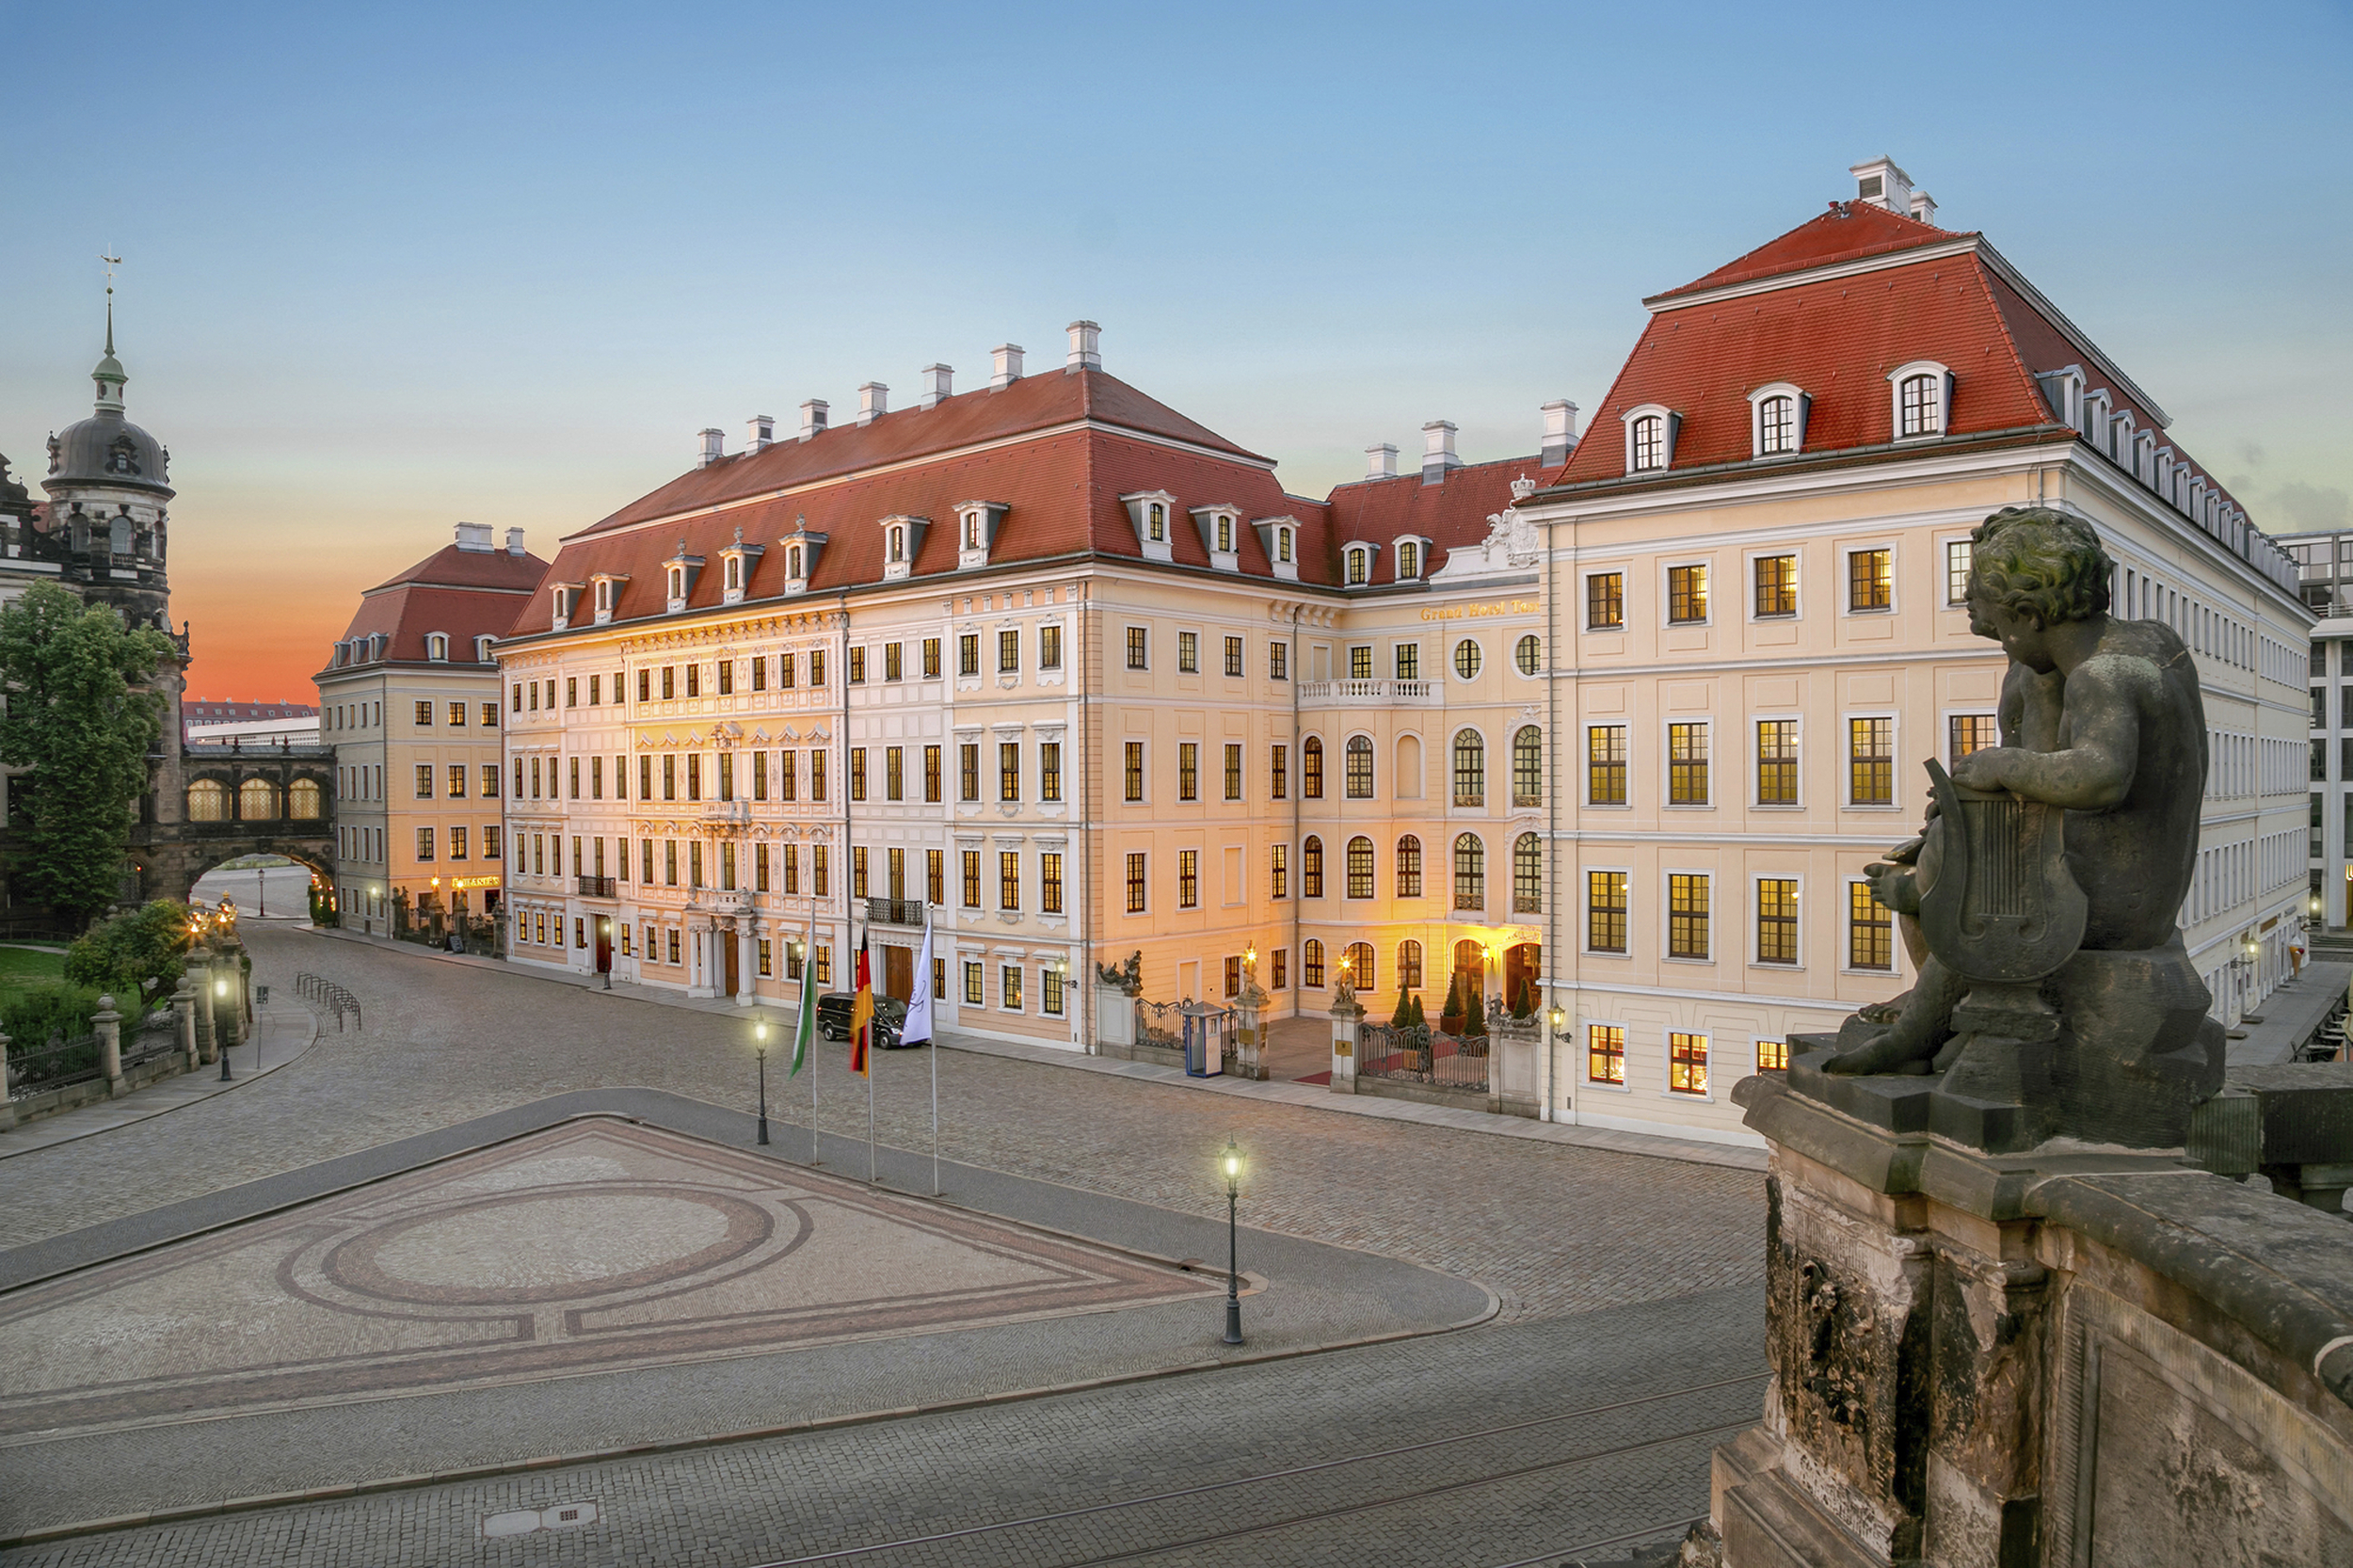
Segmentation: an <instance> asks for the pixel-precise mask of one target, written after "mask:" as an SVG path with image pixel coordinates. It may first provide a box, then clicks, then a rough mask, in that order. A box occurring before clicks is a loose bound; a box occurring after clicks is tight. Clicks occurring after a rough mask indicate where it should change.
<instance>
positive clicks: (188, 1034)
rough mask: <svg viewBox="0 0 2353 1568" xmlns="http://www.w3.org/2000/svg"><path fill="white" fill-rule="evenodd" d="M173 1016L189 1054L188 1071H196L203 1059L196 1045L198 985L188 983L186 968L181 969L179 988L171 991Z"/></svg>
mask: <svg viewBox="0 0 2353 1568" xmlns="http://www.w3.org/2000/svg"><path fill="white" fill-rule="evenodd" d="M171 1016H172V1020H173V1022H174V1023H176V1024H177V1025H178V1026H179V1029H180V1048H181V1050H183V1051H184V1052H185V1053H186V1054H187V1058H188V1071H190V1072H194V1071H196V1069H197V1064H198V1063H199V1062H200V1060H201V1058H200V1057H199V1055H198V1054H197V1047H196V987H195V986H193V985H191V984H188V974H187V971H186V970H185V969H183V970H181V971H180V986H179V989H177V990H175V991H173V992H172V993H171Z"/></svg>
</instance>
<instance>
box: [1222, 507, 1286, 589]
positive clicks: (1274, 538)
mask: <svg viewBox="0 0 2353 1568" xmlns="http://www.w3.org/2000/svg"><path fill="white" fill-rule="evenodd" d="M1250 529H1251V532H1252V533H1255V534H1257V536H1258V548H1259V549H1260V550H1263V551H1265V552H1266V558H1267V565H1268V567H1269V568H1271V569H1272V570H1273V573H1274V575H1275V576H1277V577H1279V578H1281V579H1282V580H1283V581H1284V582H1286V583H1296V582H1298V581H1299V520H1298V519H1296V518H1289V517H1278V518H1254V519H1252V520H1251V523H1250ZM1234 561H1235V569H1236V570H1240V569H1241V557H1240V556H1239V555H1238V556H1236V557H1234Z"/></svg>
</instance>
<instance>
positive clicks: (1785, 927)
mask: <svg viewBox="0 0 2353 1568" xmlns="http://www.w3.org/2000/svg"><path fill="white" fill-rule="evenodd" d="M1756 961H1757V962H1758V963H1760V964H1794V963H1796V962H1797V961H1798V884H1797V882H1796V880H1795V879H1794V878H1790V877H1772V876H1769V877H1763V878H1760V879H1759V880H1758V882H1757V884H1756Z"/></svg>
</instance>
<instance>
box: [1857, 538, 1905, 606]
mask: <svg viewBox="0 0 2353 1568" xmlns="http://www.w3.org/2000/svg"><path fill="white" fill-rule="evenodd" d="M1895 603H1896V579H1895V568H1894V566H1893V564H1892V557H1891V552H1888V551H1884V550H1853V551H1849V552H1847V608H1848V609H1849V610H1887V609H1893V608H1894V607H1895Z"/></svg>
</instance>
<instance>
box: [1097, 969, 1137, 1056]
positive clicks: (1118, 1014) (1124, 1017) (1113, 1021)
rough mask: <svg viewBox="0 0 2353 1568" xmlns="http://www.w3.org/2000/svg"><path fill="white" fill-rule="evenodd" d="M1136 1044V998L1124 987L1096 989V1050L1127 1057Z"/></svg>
mask: <svg viewBox="0 0 2353 1568" xmlns="http://www.w3.org/2000/svg"><path fill="white" fill-rule="evenodd" d="M1135 1043H1136V999H1135V998H1134V997H1133V996H1132V995H1130V994H1129V993H1128V990H1127V989H1126V988H1125V987H1123V986H1118V985H1097V986H1096V988H1095V1049H1096V1054H1097V1055H1102V1054H1104V1053H1105V1052H1107V1051H1108V1052H1110V1053H1112V1054H1116V1055H1119V1056H1125V1055H1127V1054H1128V1048H1130V1047H1132V1046H1133V1045H1134V1044H1135Z"/></svg>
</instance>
